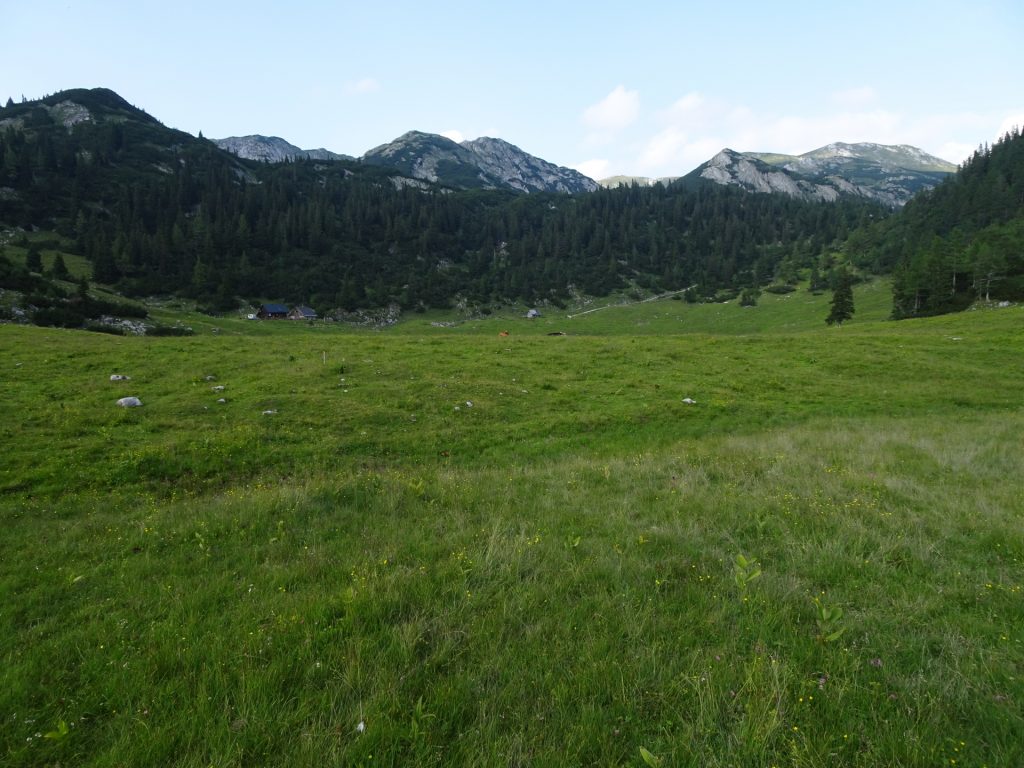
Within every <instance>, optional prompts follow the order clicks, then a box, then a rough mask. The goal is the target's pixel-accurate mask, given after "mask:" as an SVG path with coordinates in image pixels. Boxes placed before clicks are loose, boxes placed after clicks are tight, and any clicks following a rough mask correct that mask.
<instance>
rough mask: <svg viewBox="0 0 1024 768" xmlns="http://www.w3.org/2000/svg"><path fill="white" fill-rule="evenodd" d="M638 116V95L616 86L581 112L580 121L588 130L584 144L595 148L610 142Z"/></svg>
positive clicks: (623, 87)
mask: <svg viewBox="0 0 1024 768" xmlns="http://www.w3.org/2000/svg"><path fill="white" fill-rule="evenodd" d="M639 115H640V93H639V92H638V91H628V90H626V87H625V86H624V85H619V86H616V87H615V89H614V90H612V92H611V93H609V94H608V95H607V96H605V97H604V98H603V99H601V101H599V102H597V103H596V104H592V105H590V106H589V107H587V108H586V109H585V110H583V116H582V118H581V119H582V121H583V124H584V125H585V126H586V127H587V128H588V129H589V133H588V134H587V136H586V138H585V142H586V144H587V145H589V146H597V145H601V144H607V143H609V142H611V141H612V140H613V139H614V138H615V137H616V136H617V135H618V134H619V133H620V132H621V131H622V130H623V129H625V128H627V127H629V126H630V125H632V124H633V123H634V122H636V119H637V117H639Z"/></svg>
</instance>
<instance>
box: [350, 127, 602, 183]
mask: <svg viewBox="0 0 1024 768" xmlns="http://www.w3.org/2000/svg"><path fill="white" fill-rule="evenodd" d="M362 160H363V162H364V163H371V164H373V165H385V166H391V167H393V168H396V169H397V170H399V171H401V172H402V173H405V174H406V175H409V176H412V177H413V178H417V179H423V180H425V181H431V182H435V183H439V184H445V185H447V186H453V187H462V188H480V189H514V190H518V191H520V192H539V191H543V192H568V193H575V192H591V191H593V190H595V189H597V183H596V182H595V181H593V180H592V179H588V178H587V177H586V176H584V175H583V174H581V173H580V172H579V171H574V170H571V169H569V168H562V167H560V166H557V165H554V164H552V163H549V162H547V161H546V160H542V159H540V158H538V157H534V156H533V155H531V154H529V153H528V152H524V151H523V150H522V149H520V148H519V147H517V146H515V145H514V144H510V143H509V142H507V141H504V140H502V139H495V138H491V137H488V136H484V137H481V138H479V139H473V140H471V141H464V142H462V143H461V144H457V143H456V142H454V141H452V140H451V139H448V138H446V137H444V136H439V135H437V134H433V133H423V132H422V131H409V132H407V133H404V134H402V135H401V136H399V137H398V138H397V139H395V140H394V141H392V142H389V143H387V144H382V145H381V146H379V147H374V148H373V149H371V150H370V151H369V152H367V153H366V154H365V155H363V158H362Z"/></svg>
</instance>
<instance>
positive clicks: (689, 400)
mask: <svg viewBox="0 0 1024 768" xmlns="http://www.w3.org/2000/svg"><path fill="white" fill-rule="evenodd" d="M683 402H684V403H686V404H687V405H696V404H697V401H696V400H694V399H693V398H692V397H684V398H683Z"/></svg>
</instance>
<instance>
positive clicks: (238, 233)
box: [0, 106, 885, 310]
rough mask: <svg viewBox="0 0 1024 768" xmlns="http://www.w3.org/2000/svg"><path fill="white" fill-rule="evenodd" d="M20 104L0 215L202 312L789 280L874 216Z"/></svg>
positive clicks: (1, 143)
mask: <svg viewBox="0 0 1024 768" xmlns="http://www.w3.org/2000/svg"><path fill="white" fill-rule="evenodd" d="M18 109H20V110H21V111H20V112H19V113H18V114H19V116H20V119H21V121H22V125H21V127H19V128H15V127H12V126H9V127H8V128H7V129H6V130H4V131H3V132H2V133H0V187H7V188H8V189H11V190H14V192H15V194H14V195H10V194H8V195H6V197H4V198H3V199H0V220H2V221H5V222H6V223H8V224H15V225H21V226H34V227H42V228H46V229H53V230H56V231H58V232H60V233H62V234H65V235H67V236H69V237H71V238H72V239H73V240H74V242H75V243H76V250H77V251H78V253H80V254H81V255H83V256H86V257H87V258H89V259H90V260H91V261H92V264H93V269H94V279H95V280H97V281H99V282H103V283H108V284H112V285H115V286H117V287H118V288H119V289H120V290H122V291H124V292H125V293H127V294H129V295H148V294H153V293H168V292H176V293H180V294H183V295H188V296H192V297H195V298H196V299H198V300H199V301H201V302H202V303H204V304H207V305H209V306H211V307H214V308H220V309H227V308H229V307H232V306H235V305H236V304H237V301H238V299H239V298H244V299H256V298H270V299H279V300H285V301H291V302H303V303H309V304H311V305H312V306H314V307H316V308H317V309H320V310H326V309H330V308H335V307H340V308H344V309H347V310H351V309H357V308H362V307H371V306H381V305H384V304H388V303H391V302H397V303H398V304H400V305H401V306H402V307H403V308H405V309H415V308H423V307H443V306H448V305H450V304H451V302H452V301H453V300H454V299H455V297H457V296H458V297H461V298H463V299H466V300H468V301H470V302H479V303H481V304H485V303H488V302H493V301H508V300H522V301H527V302H536V301H551V302H555V303H557V302H561V301H563V300H565V299H566V298H567V297H568V296H569V294H570V292H571V291H572V290H576V291H579V292H582V293H586V294H590V295H604V294H607V293H609V292H612V291H616V290H621V289H624V288H627V287H630V286H635V287H638V288H640V289H644V290H678V289H681V288H685V287H689V286H698V287H697V289H695V290H696V293H697V295H699V296H713V295H714V294H715V293H716V292H717V291H720V290H722V289H735V290H739V289H741V288H744V287H751V288H757V287H758V286H760V285H765V284H767V283H769V282H771V281H772V280H781V281H795V280H796V278H797V276H798V275H799V272H800V270H801V269H803V268H806V267H809V266H810V265H811V264H813V263H814V261H815V259H816V257H817V256H818V254H819V253H821V252H822V251H823V250H824V249H826V248H829V247H831V246H834V245H835V244H836V243H837V242H839V241H841V240H843V239H844V238H846V237H847V236H848V234H849V233H850V232H851V231H854V230H856V229H857V228H859V227H864V226H866V225H867V224H869V223H870V222H871V221H873V220H875V219H879V218H882V217H883V216H884V215H885V212H884V210H883V209H881V208H880V207H878V206H876V205H873V204H869V203H865V202H858V201H852V200H846V201H842V202H839V203H836V204H822V203H809V202H802V201H798V200H794V199H791V198H788V197H784V196H777V195H752V194H749V193H746V192H743V191H741V190H738V189H734V188H731V187H723V186H719V185H714V184H710V183H707V184H699V185H696V186H681V185H677V186H669V187H666V186H661V185H656V186H654V187H639V186H632V187H620V188H617V189H610V190H600V191H598V192H594V193H589V194H580V195H575V196H568V195H554V194H536V193H535V194H531V195H524V194H519V193H512V192H501V191H480V190H476V191H458V190H451V189H444V188H440V187H436V186H430V187H427V188H423V187H422V185H412V184H408V183H406V182H405V181H403V180H401V179H398V178H397V177H394V172H393V171H389V170H388V169H385V168H378V167H369V166H363V165H361V164H359V163H356V162H343V161H342V162H320V161H310V160H301V161H295V162H289V163H285V164H280V165H266V164H259V163H250V162H245V161H241V160H239V159H238V158H236V157H234V156H232V155H230V154H228V153H226V152H224V151H222V150H220V149H218V148H217V147H216V146H215V145H213V144H212V143H210V142H207V141H205V140H203V139H201V138H200V139H197V138H195V137H192V136H189V135H188V134H183V133H180V132H177V131H172V130H170V129H167V128H165V127H164V126H162V125H160V124H159V123H157V122H156V121H155V120H152V119H151V118H148V116H144V113H140V114H141V115H143V116H144V117H145V118H147V119H121V120H117V121H104V120H95V121H90V122H84V123H80V124H77V125H74V126H72V127H71V128H70V129H67V128H65V127H64V126H62V125H59V124H58V123H56V122H55V121H54V120H53V118H52V116H51V115H50V114H49V112H47V111H46V110H45V109H42V108H35V109H32V108H31V107H30V106H28V107H26V106H19V107H18ZM7 111H9V110H4V112H7ZM0 115H2V113H0Z"/></svg>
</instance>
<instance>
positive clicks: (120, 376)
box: [110, 373, 132, 381]
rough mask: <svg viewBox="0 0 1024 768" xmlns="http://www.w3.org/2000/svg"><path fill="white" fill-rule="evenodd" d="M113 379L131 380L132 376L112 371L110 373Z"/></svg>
mask: <svg viewBox="0 0 1024 768" xmlns="http://www.w3.org/2000/svg"><path fill="white" fill-rule="evenodd" d="M110 380H111V381H131V380H132V377H131V376H125V375H124V374H123V373H112V374H111V375H110Z"/></svg>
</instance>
